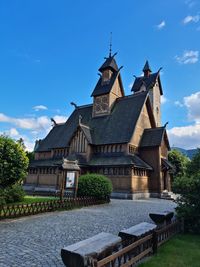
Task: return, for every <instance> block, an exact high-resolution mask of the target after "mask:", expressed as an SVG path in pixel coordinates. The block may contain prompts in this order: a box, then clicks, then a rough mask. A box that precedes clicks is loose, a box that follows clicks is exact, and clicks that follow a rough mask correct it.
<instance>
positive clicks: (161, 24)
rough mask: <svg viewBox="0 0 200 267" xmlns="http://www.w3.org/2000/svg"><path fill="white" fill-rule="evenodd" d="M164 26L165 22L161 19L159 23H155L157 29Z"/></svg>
mask: <svg viewBox="0 0 200 267" xmlns="http://www.w3.org/2000/svg"><path fill="white" fill-rule="evenodd" d="M165 26H166V22H165V21H164V20H163V21H161V23H159V24H158V25H156V27H157V29H158V30H161V29H163V28H164V27H165Z"/></svg>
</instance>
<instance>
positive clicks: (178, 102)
mask: <svg viewBox="0 0 200 267" xmlns="http://www.w3.org/2000/svg"><path fill="white" fill-rule="evenodd" d="M174 105H175V106H177V107H180V108H182V107H184V105H183V104H182V103H181V102H180V101H178V100H177V101H175V102H174Z"/></svg>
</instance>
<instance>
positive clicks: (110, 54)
mask: <svg viewBox="0 0 200 267" xmlns="http://www.w3.org/2000/svg"><path fill="white" fill-rule="evenodd" d="M111 56H112V32H110V49H109V57H111Z"/></svg>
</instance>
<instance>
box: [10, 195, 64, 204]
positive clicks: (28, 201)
mask: <svg viewBox="0 0 200 267" xmlns="http://www.w3.org/2000/svg"><path fill="white" fill-rule="evenodd" d="M58 199H59V198H58V197H41V196H25V197H24V200H23V201H21V202H15V203H12V204H10V205H14V204H31V203H35V202H44V201H50V200H58ZM8 205H9V204H8Z"/></svg>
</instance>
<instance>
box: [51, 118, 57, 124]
mask: <svg viewBox="0 0 200 267" xmlns="http://www.w3.org/2000/svg"><path fill="white" fill-rule="evenodd" d="M51 121H52V122H53V125H54V126H56V125H57V123H56V121H55V120H54V119H53V118H51Z"/></svg>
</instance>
